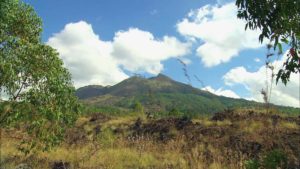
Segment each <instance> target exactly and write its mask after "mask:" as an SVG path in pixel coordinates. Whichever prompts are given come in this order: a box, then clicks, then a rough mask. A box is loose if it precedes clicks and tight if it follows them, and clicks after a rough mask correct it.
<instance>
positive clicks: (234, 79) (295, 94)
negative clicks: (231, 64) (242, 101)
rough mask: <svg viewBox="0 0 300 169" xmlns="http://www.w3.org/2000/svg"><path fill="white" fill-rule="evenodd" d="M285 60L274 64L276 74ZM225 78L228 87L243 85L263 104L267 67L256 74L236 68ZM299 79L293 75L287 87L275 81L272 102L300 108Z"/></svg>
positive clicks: (263, 67)
mask: <svg viewBox="0 0 300 169" xmlns="http://www.w3.org/2000/svg"><path fill="white" fill-rule="evenodd" d="M285 58H286V56H285V57H283V58H282V60H279V61H275V62H273V65H274V66H275V70H274V73H277V72H278V69H279V68H281V66H282V64H283V61H284V59H285ZM267 77H268V79H269V80H270V77H271V71H268V76H267ZM223 78H224V80H225V84H227V85H230V86H233V85H237V84H241V85H243V86H244V87H245V88H246V89H247V90H248V91H249V92H250V93H251V95H252V98H253V99H254V100H257V101H260V102H263V99H262V95H261V93H260V92H261V90H262V89H263V88H264V89H265V86H266V69H265V66H262V67H261V68H259V69H258V71H256V72H249V71H247V70H246V69H245V68H244V67H236V68H233V69H231V70H230V71H229V72H227V73H226V74H225V75H224V77H223ZM299 78H300V77H299V74H291V77H290V81H289V82H288V83H287V85H286V86H285V85H284V84H282V83H281V82H278V84H277V85H276V83H275V81H274V82H273V88H272V93H271V100H270V102H271V103H274V104H278V105H285V106H294V107H300V102H299V98H300V96H299V92H300V91H299V90H300V89H299V88H300V86H299ZM269 86H270V85H269Z"/></svg>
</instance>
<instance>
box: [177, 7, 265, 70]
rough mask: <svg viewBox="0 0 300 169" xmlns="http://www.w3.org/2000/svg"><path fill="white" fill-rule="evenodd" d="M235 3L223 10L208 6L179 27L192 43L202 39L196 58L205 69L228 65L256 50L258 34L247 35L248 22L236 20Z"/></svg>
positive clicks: (195, 11)
mask: <svg viewBox="0 0 300 169" xmlns="http://www.w3.org/2000/svg"><path fill="white" fill-rule="evenodd" d="M236 13H237V9H236V6H235V4H234V3H227V4H225V5H222V6H220V7H219V6H217V5H215V6H212V5H206V6H203V7H201V8H199V9H197V10H193V11H191V12H190V13H189V14H188V16H187V17H186V18H184V19H183V20H182V21H180V22H179V23H177V30H178V32H179V33H180V34H182V35H184V36H186V37H190V38H192V39H194V38H196V39H200V40H201V41H202V42H203V44H202V45H200V46H199V47H198V49H197V55H198V56H199V57H200V58H201V60H202V62H203V63H204V66H206V67H212V66H216V65H219V64H221V63H225V62H228V61H229V60H230V59H231V58H233V57H235V56H237V55H238V54H239V52H240V51H241V50H243V49H255V48H259V47H261V46H262V45H261V44H259V42H258V35H259V32H258V31H251V30H247V31H245V22H244V21H242V20H239V19H237V17H236Z"/></svg>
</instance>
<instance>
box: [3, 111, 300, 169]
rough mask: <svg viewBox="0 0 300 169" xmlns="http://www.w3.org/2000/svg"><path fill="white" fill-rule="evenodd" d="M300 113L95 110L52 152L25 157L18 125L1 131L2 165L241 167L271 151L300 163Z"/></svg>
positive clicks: (289, 163) (285, 161) (286, 162)
mask: <svg viewBox="0 0 300 169" xmlns="http://www.w3.org/2000/svg"><path fill="white" fill-rule="evenodd" d="M299 125H300V118H299V117H288V116H284V115H278V114H266V113H263V112H260V113H258V112H255V111H252V110H236V111H225V112H221V113H216V114H215V115H214V116H212V117H202V118H197V119H189V118H184V117H180V118H179V117H178V118H176V117H168V118H161V119H149V118H148V119H147V118H146V116H145V115H143V114H135V115H124V116H118V117H117V116H108V115H105V114H102V113H93V114H90V115H86V116H83V117H81V118H79V119H78V121H77V123H76V125H75V127H73V128H72V129H69V130H68V131H67V133H66V136H65V141H64V142H63V143H62V144H61V145H60V146H59V147H56V148H54V149H53V150H51V151H50V152H34V153H31V154H29V155H27V156H26V157H25V156H24V155H23V154H22V153H20V152H19V151H18V150H17V147H18V144H19V143H20V140H18V139H16V138H17V136H18V135H19V134H20V133H19V132H18V130H16V129H11V130H4V131H2V139H1V167H2V168H3V169H4V168H5V169H13V168H15V167H16V166H17V165H20V164H27V165H29V166H30V167H32V168H45V169H47V168H53V169H58V168H59V167H62V166H65V167H66V168H74V169H75V168H85V169H101V168H103V169H121V168H128V169H135V168H136V169H160V168H161V169H166V168H169V169H173V168H174V169H190V168H191V169H225V168H228V169H240V168H245V167H246V164H249V163H251V162H253V161H259V162H260V163H261V165H262V166H265V168H266V167H267V166H266V165H267V164H266V162H265V161H266V160H267V159H268V157H269V156H271V157H272V155H270V154H272V153H273V154H275V155H273V156H274V158H275V157H277V156H279V157H281V161H280V165H281V167H282V168H288V167H289V168H297V167H298V168H299V166H300V126H299Z"/></svg>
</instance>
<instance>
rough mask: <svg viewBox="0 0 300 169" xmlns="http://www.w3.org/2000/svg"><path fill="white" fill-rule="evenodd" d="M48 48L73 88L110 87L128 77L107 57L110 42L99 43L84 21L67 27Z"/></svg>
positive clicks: (50, 40)
mask: <svg viewBox="0 0 300 169" xmlns="http://www.w3.org/2000/svg"><path fill="white" fill-rule="evenodd" d="M47 44H49V45H50V46H52V47H54V48H55V49H57V50H58V52H59V54H60V57H61V58H62V60H63V61H64V64H65V66H66V67H67V68H68V69H69V70H70V72H71V74H72V78H73V80H74V83H75V86H76V87H81V86H84V85H89V84H101V85H111V84H115V83H117V82H119V81H121V80H123V79H125V78H127V77H128V76H127V75H126V74H125V73H124V72H123V71H122V70H121V69H120V68H119V67H118V65H117V62H116V60H115V59H114V58H113V57H112V56H111V54H110V53H111V52H112V44H111V42H105V41H102V40H100V38H99V36H98V35H96V34H95V33H94V31H93V29H92V26H91V25H90V24H87V23H86V22H84V21H80V22H77V23H69V24H67V25H66V26H65V28H64V29H63V30H62V31H61V32H59V33H57V34H54V35H53V36H52V37H51V38H49V40H48V42H47Z"/></svg>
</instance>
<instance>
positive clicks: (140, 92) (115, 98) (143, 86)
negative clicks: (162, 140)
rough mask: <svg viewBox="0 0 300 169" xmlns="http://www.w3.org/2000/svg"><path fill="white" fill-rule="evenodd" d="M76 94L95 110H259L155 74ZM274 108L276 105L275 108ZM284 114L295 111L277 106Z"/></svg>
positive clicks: (80, 89)
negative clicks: (111, 108) (139, 104)
mask: <svg viewBox="0 0 300 169" xmlns="http://www.w3.org/2000/svg"><path fill="white" fill-rule="evenodd" d="M76 95H77V96H78V97H79V98H80V99H81V100H82V101H83V102H84V103H86V104H88V105H92V106H96V107H117V108H122V109H131V108H132V107H133V105H134V104H135V103H137V102H140V103H141V104H142V105H143V106H144V107H145V109H146V111H149V112H161V113H163V112H171V111H179V112H182V113H185V114H190V115H196V114H209V113H214V112H218V111H222V110H224V109H228V108H240V107H243V108H245V107H248V108H249V107H255V108H258V107H263V104H261V103H257V102H253V101H248V100H244V99H233V98H228V97H223V96H217V95H214V94H212V93H210V92H207V91H203V90H200V89H197V88H194V87H192V86H190V85H187V84H183V83H180V82H177V81H174V80H172V79H171V78H169V77H167V76H165V75H163V74H159V75H158V76H156V77H152V78H148V79H146V78H142V77H137V76H134V77H131V78H128V79H126V80H124V81H122V82H120V83H118V84H116V85H114V86H110V87H103V86H95V85H94V86H86V87H82V88H79V89H78V90H77V92H76ZM276 107H278V106H276ZM279 108H280V109H281V110H283V111H286V112H291V111H297V110H298V111H299V109H294V108H288V107H279Z"/></svg>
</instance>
